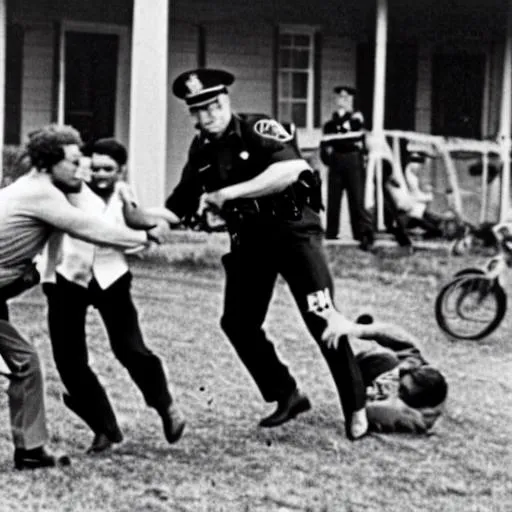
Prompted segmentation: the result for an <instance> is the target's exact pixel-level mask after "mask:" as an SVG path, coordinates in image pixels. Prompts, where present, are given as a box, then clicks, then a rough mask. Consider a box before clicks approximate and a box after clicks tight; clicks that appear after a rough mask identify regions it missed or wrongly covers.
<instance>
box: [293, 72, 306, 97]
mask: <svg viewBox="0 0 512 512" xmlns="http://www.w3.org/2000/svg"><path fill="white" fill-rule="evenodd" d="M292 84H293V89H292V91H293V94H292V96H293V98H301V99H302V98H304V99H306V98H307V96H308V76H307V75H306V73H294V74H293V78H292Z"/></svg>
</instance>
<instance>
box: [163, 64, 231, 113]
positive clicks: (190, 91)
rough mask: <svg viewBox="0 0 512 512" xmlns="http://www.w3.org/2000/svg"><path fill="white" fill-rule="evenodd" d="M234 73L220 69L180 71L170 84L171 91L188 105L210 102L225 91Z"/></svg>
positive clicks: (200, 104)
mask: <svg viewBox="0 0 512 512" xmlns="http://www.w3.org/2000/svg"><path fill="white" fill-rule="evenodd" d="M234 81H235V77H234V75H232V74H231V73H229V72H228V71H223V70H222V69H195V70H193V71H187V72H186V73H182V74H181V75H180V76H179V77H178V78H176V80H174V83H173V85H172V92H173V93H174V95H175V96H177V97H178V98H181V99H182V100H185V102H186V103H187V105H188V106H189V107H200V106H202V105H207V104H208V103H211V102H212V101H213V100H214V99H215V98H216V97H217V96H218V95H219V94H222V93H227V86H229V85H231V84H232V83H233V82H234Z"/></svg>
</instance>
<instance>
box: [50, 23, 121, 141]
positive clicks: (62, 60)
mask: <svg viewBox="0 0 512 512" xmlns="http://www.w3.org/2000/svg"><path fill="white" fill-rule="evenodd" d="M66 32H87V33H90V34H111V35H116V36H118V37H119V50H118V51H119V55H118V60H117V84H116V92H115V94H116V105H115V118H114V137H116V138H117V139H119V140H120V141H121V142H123V143H125V144H127V143H128V134H129V125H130V108H129V106H130V76H131V73H130V68H131V66H130V60H131V59H130V56H131V52H130V28H129V27H127V26H124V25H113V24H106V23H88V22H77V21H71V20H62V22H61V23H60V33H59V56H58V58H59V65H58V69H59V71H58V92H57V122H58V123H59V124H63V123H64V106H65V94H66V84H65V83H64V82H65V76H66V73H65V71H66V70H65V65H66V55H65V53H66V44H65V41H66Z"/></svg>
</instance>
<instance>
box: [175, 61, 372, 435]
mask: <svg viewBox="0 0 512 512" xmlns="http://www.w3.org/2000/svg"><path fill="white" fill-rule="evenodd" d="M233 81H234V76H233V75H232V74H231V73H228V72H226V71H223V70H214V69H198V70H193V71H188V72H186V73H183V74H182V75H180V76H179V77H178V78H177V79H176V80H175V81H174V84H173V92H174V94H175V95H176V96H178V97H179V98H181V99H183V100H185V102H186V104H187V106H188V108H189V111H190V114H191V116H192V119H193V122H194V124H195V125H196V127H198V129H199V131H198V133H197V135H196V137H195V138H194V140H193V142H192V145H191V147H190V151H189V158H188V161H187V164H186V165H185V168H184V171H183V175H182V177H181V180H180V182H179V183H178V185H177V187H176V188H175V189H174V191H173V192H172V194H171V195H170V196H169V198H168V199H167V201H166V206H167V208H168V209H169V220H170V221H171V222H172V221H174V222H178V221H180V220H182V219H185V220H186V219H188V218H191V217H193V216H194V215H195V214H196V213H197V212H198V209H199V210H201V209H202V208H203V207H204V206H205V205H206V206H208V207H209V208H210V209H212V208H213V209H214V210H215V211H216V212H217V213H219V214H220V215H221V216H223V217H224V218H225V219H226V222H227V229H228V231H229V234H230V237H231V251H230V252H229V254H226V255H225V256H224V257H223V264H224V267H225V271H226V287H225V297H224V313H223V316H222V319H221V326H222V328H223V330H224V332H225V333H226V335H227V337H228V338H229V340H230V342H231V343H232V345H233V347H234V348H235V350H236V352H237V354H238V356H239V357H240V359H241V361H242V362H243V364H244V365H245V366H246V368H247V370H248V371H249V373H250V374H251V376H252V378H253V379H254V381H255V382H256V384H257V386H258V387H259V389H260V391H261V394H262V395H263V398H264V399H265V400H266V401H268V402H277V407H276V409H275V411H274V412H273V413H272V414H270V415H269V416H267V417H265V418H263V419H262V420H261V421H260V426H262V427H275V426H277V425H281V424H282V423H285V422H286V421H289V420H290V419H292V418H294V417H295V416H297V415H298V414H300V413H302V412H304V411H306V410H308V409H310V407H311V404H310V401H309V399H308V397H307V396H306V395H305V394H304V393H302V392H301V391H300V390H299V388H298V386H297V382H296V381H295V379H294V378H293V377H292V375H291V374H290V372H289V370H288V368H287V366H286V365H285V364H284V363H283V362H282V361H281V360H280V358H279V357H278V355H277V352H276V350H275V348H274V345H273V344H272V342H271V341H270V340H269V339H268V338H267V336H266V334H265V332H264V330H263V328H262V325H263V322H264V320H265V316H266V313H267V309H268V306H269V302H270V300H271V297H272V293H273V290H274V286H275V283H276V279H277V277H278V275H279V274H280V275H281V276H282V277H283V278H284V279H285V280H286V282H287V283H288V285H289V287H290V290H291V292H292V294H293V296H294V298H295V301H296V303H297V304H298V307H299V310H300V313H301V315H302V316H303V318H304V321H305V323H306V325H307V327H308V329H309V331H310V333H311V334H312V336H313V337H314V339H315V340H316V341H317V343H318V344H319V346H320V350H321V351H322V354H323V356H324V357H325V359H326V361H327V364H328V366H329V368H330V369H331V371H332V375H333V378H334V380H335V384H336V387H337V389H338V393H339V396H340V401H341V406H342V408H343V412H344V416H345V428H346V432H347V436H348V437H349V438H350V439H357V438H360V437H362V436H363V435H364V434H365V433H366V430H367V422H366V414H365V410H364V403H365V392H364V386H363V383H362V379H361V374H360V371H359V368H358V367H357V365H356V364H355V361H354V356H353V353H352V350H351V348H350V344H349V343H348V341H347V339H346V338H345V339H342V340H341V341H340V342H339V343H338V344H337V345H336V346H335V347H334V346H331V347H327V346H326V345H325V344H324V343H323V342H322V341H321V334H322V332H323V330H324V329H325V327H326V325H328V323H329V318H330V315H331V314H332V313H333V312H334V311H335V307H334V303H333V291H334V289H333V281H332V277H331V273H330V271H329V268H328V266H327V261H326V257H325V254H324V252H323V248H322V238H323V230H322V227H321V223H320V217H319V212H318V210H319V205H318V201H316V200H315V198H316V196H317V193H318V184H317V183H315V182H314V180H313V181H312V180H311V177H312V176H314V174H312V171H311V169H310V167H309V165H308V164H307V163H306V162H305V160H304V159H303V158H302V156H301V155H300V153H299V151H298V148H297V146H296V144H294V141H293V137H292V136H291V134H290V133H288V132H287V131H286V130H285V129H284V127H283V125H281V124H280V123H278V122H277V121H276V120H274V119H270V118H268V117H266V116H255V115H238V114H235V113H233V112H232V110H231V106H230V98H229V95H228V89H227V88H228V86H230V85H231V84H232V83H233ZM318 310H321V312H322V315H321V316H319V315H317V314H316V312H317V311H318Z"/></svg>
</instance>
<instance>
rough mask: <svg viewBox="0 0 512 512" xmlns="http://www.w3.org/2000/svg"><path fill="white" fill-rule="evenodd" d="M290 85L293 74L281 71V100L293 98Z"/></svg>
mask: <svg viewBox="0 0 512 512" xmlns="http://www.w3.org/2000/svg"><path fill="white" fill-rule="evenodd" d="M290 83H291V73H288V72H283V71H281V73H280V80H279V85H280V86H281V87H280V91H279V96H280V97H281V98H289V97H290V96H291V86H290Z"/></svg>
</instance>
